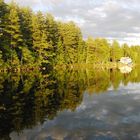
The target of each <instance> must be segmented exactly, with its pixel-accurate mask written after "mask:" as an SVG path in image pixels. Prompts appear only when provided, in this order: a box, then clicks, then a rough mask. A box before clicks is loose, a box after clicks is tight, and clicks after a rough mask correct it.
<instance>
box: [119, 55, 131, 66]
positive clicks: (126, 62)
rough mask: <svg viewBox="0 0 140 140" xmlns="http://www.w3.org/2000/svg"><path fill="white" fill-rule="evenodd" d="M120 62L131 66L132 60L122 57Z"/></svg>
mask: <svg viewBox="0 0 140 140" xmlns="http://www.w3.org/2000/svg"><path fill="white" fill-rule="evenodd" d="M120 62H121V63H122V64H125V65H129V64H132V59H131V58H130V57H122V58H121V59H120Z"/></svg>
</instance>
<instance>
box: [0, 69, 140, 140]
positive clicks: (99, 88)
mask: <svg viewBox="0 0 140 140" xmlns="http://www.w3.org/2000/svg"><path fill="white" fill-rule="evenodd" d="M138 82H140V71H139V68H136V69H133V70H132V72H131V73H129V74H128V73H125V74H123V73H120V72H119V70H116V69H102V70H94V69H80V70H75V69H67V70H65V71H63V70H55V71H51V72H46V73H44V72H43V73H42V72H39V71H35V72H31V73H21V74H16V73H8V74H0V137H1V138H2V139H6V140H8V139H9V140H10V139H11V138H12V139H14V140H16V139H17V140H20V139H25V140H26V139H27V140H31V139H37V140H38V139H39V140H41V139H42V140H44V139H47V138H48V139H59V138H61V139H64V138H66V139H79V138H80V137H81V139H93V138H94V139H96V138H98V139H99V138H103V139H115V138H117V137H118V136H120V135H122V136H124V135H125V134H126V133H128V135H131V133H132V130H135V129H136V130H135V133H137V136H136V135H135V136H136V138H138V137H139V135H138V130H139V128H140V127H139V124H140V119H139V117H140V113H139V108H140V102H139V100H138V99H140V95H139V91H140V90H139V86H138V87H135V88H132V87H134V86H137V84H136V85H135V84H134V83H138ZM130 83H133V84H130ZM128 84H130V85H129V86H128V87H131V88H130V89H128V88H126V89H125V87H124V86H123V85H128ZM114 89H118V90H114ZM136 89H137V90H136ZM98 93H106V94H99V95H98ZM122 93H125V94H126V93H132V94H129V96H127V94H126V95H125V96H123V97H122ZM134 93H135V94H134ZM93 94H94V96H93ZM132 99H133V100H132ZM64 120H65V121H64ZM132 124H133V127H130V126H132ZM118 129H119V130H118ZM121 129H126V133H125V134H121V131H122V130H121ZM110 130H112V131H110ZM132 136H133V135H132ZM123 138H125V136H124V137H123ZM128 138H129V137H128ZM131 140H132V138H131Z"/></svg>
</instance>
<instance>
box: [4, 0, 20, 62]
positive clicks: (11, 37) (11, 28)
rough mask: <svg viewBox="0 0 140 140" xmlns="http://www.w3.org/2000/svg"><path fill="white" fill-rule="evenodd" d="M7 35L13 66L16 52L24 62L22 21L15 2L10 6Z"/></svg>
mask: <svg viewBox="0 0 140 140" xmlns="http://www.w3.org/2000/svg"><path fill="white" fill-rule="evenodd" d="M6 33H7V37H8V40H7V41H8V46H9V47H10V49H11V64H12V63H13V61H15V60H14V56H15V55H13V52H14V51H16V53H17V55H18V58H19V59H20V61H21V62H22V47H23V39H22V34H21V31H20V21H19V16H18V11H17V5H16V4H15V3H14V2H13V3H11V5H10V13H9V17H8V22H7V25H6Z"/></svg>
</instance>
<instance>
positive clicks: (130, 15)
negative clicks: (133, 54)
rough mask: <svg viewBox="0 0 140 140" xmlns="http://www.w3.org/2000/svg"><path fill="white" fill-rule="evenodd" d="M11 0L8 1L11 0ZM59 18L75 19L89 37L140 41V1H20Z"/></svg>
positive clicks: (6, 0)
mask: <svg viewBox="0 0 140 140" xmlns="http://www.w3.org/2000/svg"><path fill="white" fill-rule="evenodd" d="M10 1H11V0H5V2H10ZM16 1H17V3H19V4H20V5H23V6H30V7H32V9H34V10H42V11H43V12H49V13H52V14H53V15H54V16H55V18H56V19H58V20H63V21H69V20H73V21H74V22H76V23H77V24H78V25H79V26H80V28H81V29H82V33H83V36H84V38H87V36H93V37H104V38H108V39H117V40H119V41H120V42H127V43H129V44H140V10H139V8H140V0H24V1H23V0H16Z"/></svg>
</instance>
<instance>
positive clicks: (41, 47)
mask: <svg viewBox="0 0 140 140" xmlns="http://www.w3.org/2000/svg"><path fill="white" fill-rule="evenodd" d="M45 29H46V25H45V18H44V15H43V14H42V13H41V12H38V13H37V15H33V17H32V39H33V49H34V51H35V53H36V57H37V62H38V63H39V64H40V65H41V63H49V60H50V55H51V54H49V45H48V42H47V34H46V30H45Z"/></svg>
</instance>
